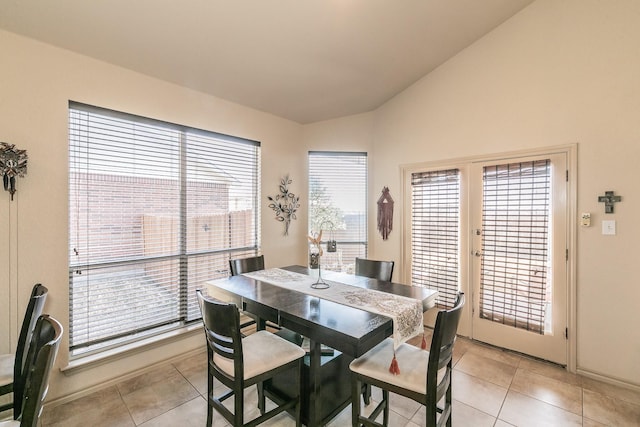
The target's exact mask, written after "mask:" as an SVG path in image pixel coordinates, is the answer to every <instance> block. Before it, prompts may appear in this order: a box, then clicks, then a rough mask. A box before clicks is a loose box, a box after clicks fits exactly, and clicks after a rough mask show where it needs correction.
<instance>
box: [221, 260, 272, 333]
mask: <svg viewBox="0 0 640 427" xmlns="http://www.w3.org/2000/svg"><path fill="white" fill-rule="evenodd" d="M258 270H264V255H258V256H254V257H248V258H238V259H230V260H229V272H230V273H231V275H232V276H238V275H240V274H243V273H250V272H252V271H258ZM241 314H242V316H241V319H240V320H241V323H240V329H244V328H246V327H248V326H251V325H255V324H256V319H255V318H254V317H253V315H252V314H250V313H247V312H244V311H243V312H241Z"/></svg>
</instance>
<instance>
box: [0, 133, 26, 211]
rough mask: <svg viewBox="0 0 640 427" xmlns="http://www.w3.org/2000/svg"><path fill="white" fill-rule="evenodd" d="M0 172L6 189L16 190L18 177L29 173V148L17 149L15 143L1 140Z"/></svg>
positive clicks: (11, 191) (12, 191)
mask: <svg viewBox="0 0 640 427" xmlns="http://www.w3.org/2000/svg"><path fill="white" fill-rule="evenodd" d="M0 173H1V174H2V182H3V184H4V189H5V190H6V191H8V192H9V193H10V194H11V200H13V194H14V193H15V192H16V177H17V176H19V177H24V176H25V174H26V173H27V150H17V149H16V148H15V146H14V145H13V144H7V143H6V142H0Z"/></svg>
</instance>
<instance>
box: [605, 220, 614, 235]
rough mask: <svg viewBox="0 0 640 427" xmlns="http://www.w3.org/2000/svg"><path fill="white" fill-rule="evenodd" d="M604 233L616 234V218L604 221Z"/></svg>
mask: <svg viewBox="0 0 640 427" xmlns="http://www.w3.org/2000/svg"><path fill="white" fill-rule="evenodd" d="M602 234H608V235H615V234H616V221H615V220H607V221H602Z"/></svg>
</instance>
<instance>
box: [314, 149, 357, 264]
mask: <svg viewBox="0 0 640 427" xmlns="http://www.w3.org/2000/svg"><path fill="white" fill-rule="evenodd" d="M309 230H310V232H311V233H317V232H319V230H322V241H323V242H324V244H325V246H324V249H323V252H324V253H323V255H322V261H321V266H322V268H323V269H327V270H334V271H344V272H348V273H353V271H354V265H355V258H356V257H361V258H365V257H366V256H367V154H366V153H343V152H321V151H311V152H309ZM328 240H335V242H336V248H335V251H331V252H330V251H328V250H327V247H326V243H327V241H328Z"/></svg>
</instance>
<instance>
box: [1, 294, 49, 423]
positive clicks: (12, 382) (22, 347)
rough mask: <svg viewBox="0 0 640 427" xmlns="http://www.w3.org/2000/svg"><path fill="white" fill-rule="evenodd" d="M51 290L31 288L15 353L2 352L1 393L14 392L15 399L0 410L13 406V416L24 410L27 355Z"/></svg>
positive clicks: (15, 416)
mask: <svg viewBox="0 0 640 427" xmlns="http://www.w3.org/2000/svg"><path fill="white" fill-rule="evenodd" d="M48 292H49V290H48V289H47V288H46V287H45V286H43V285H41V284H40V283H38V284H36V285H35V286H34V287H33V288H32V289H31V296H30V297H29V302H28V303H27V310H26V311H25V314H24V318H23V319H22V327H21V328H20V335H19V336H18V344H17V346H16V352H15V353H9V354H0V395H5V394H9V393H11V392H13V400H12V401H11V402H9V403H6V404H4V405H1V406H0V412H2V411H7V410H9V409H11V408H13V417H14V418H17V417H18V416H19V415H20V411H21V410H22V392H23V389H24V383H25V380H26V357H27V354H28V353H29V346H30V344H31V335H32V334H33V330H34V328H35V326H36V322H37V320H38V317H40V314H42V309H43V308H44V303H45V301H46V299H47V294H48Z"/></svg>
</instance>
